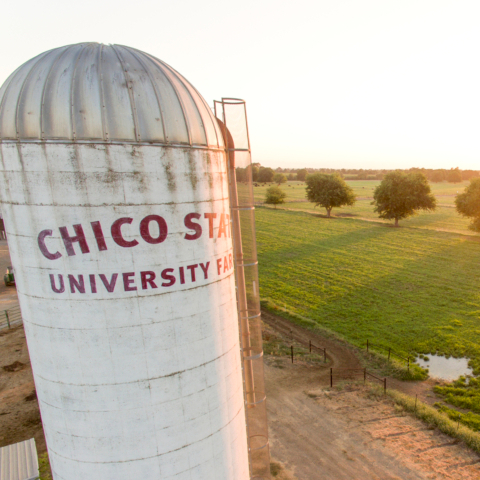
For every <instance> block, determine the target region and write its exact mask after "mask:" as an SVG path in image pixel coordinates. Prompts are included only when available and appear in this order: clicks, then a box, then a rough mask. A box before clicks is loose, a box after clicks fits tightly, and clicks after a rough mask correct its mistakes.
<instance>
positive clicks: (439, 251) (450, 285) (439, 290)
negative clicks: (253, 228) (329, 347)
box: [256, 207, 480, 374]
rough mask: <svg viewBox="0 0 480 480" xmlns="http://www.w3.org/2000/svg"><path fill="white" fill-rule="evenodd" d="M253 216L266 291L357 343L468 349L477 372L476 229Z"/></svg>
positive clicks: (460, 352) (479, 274) (479, 242)
mask: <svg viewBox="0 0 480 480" xmlns="http://www.w3.org/2000/svg"><path fill="white" fill-rule="evenodd" d="M439 215H440V217H441V214H439ZM440 217H439V218H438V219H437V220H436V222H437V223H438V222H440V221H448V220H445V219H443V220H442V219H441V218H440ZM256 222H257V242H258V253H259V265H260V270H259V271H260V285H261V296H262V297H263V298H268V299H271V300H272V302H274V303H275V304H277V305H279V306H281V307H283V306H285V307H286V308H287V309H288V310H291V311H292V312H295V313H298V314H299V315H303V316H305V317H308V318H310V319H312V320H314V321H315V322H317V323H318V324H319V325H321V326H323V327H325V328H328V329H330V330H332V331H335V332H337V333H339V334H340V335H342V336H343V337H344V338H345V339H347V340H348V341H350V342H352V343H353V344H355V345H358V346H363V345H364V344H365V342H366V340H367V338H368V339H369V340H370V342H371V343H377V344H380V345H383V346H385V347H392V348H394V349H395V350H397V351H399V352H403V353H405V354H415V353H423V354H429V353H435V352H438V353H440V354H447V355H452V356H459V357H460V356H466V357H469V358H470V359H471V366H472V367H473V368H474V371H475V373H476V374H480V288H479V287H480V269H479V265H480V236H468V235H459V234H455V233H449V232H441V231H437V230H434V229H426V228H405V227H404V228H393V227H390V226H388V225H384V224H379V223H375V222H368V221H362V220H356V219H351V218H338V217H337V218H332V219H326V218H324V217H321V216H318V215H312V214H311V213H305V212H298V211H284V210H273V209H271V208H264V207H260V208H257V210H256ZM405 223H406V222H405Z"/></svg>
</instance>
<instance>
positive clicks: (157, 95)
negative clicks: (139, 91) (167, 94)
mask: <svg viewBox="0 0 480 480" xmlns="http://www.w3.org/2000/svg"><path fill="white" fill-rule="evenodd" d="M120 46H121V47H122V48H123V45H120ZM130 54H131V55H133V57H135V58H136V60H137V62H138V63H140V65H141V66H142V67H143V70H144V71H145V72H146V74H147V76H148V79H149V80H150V83H151V84H152V88H153V91H154V92H155V97H156V99H157V104H158V111H159V112H160V118H161V119H162V130H163V139H164V141H165V142H166V143H167V144H168V136H167V132H166V130H165V118H164V115H163V109H162V105H161V103H160V97H159V92H158V90H157V87H158V86H157V82H154V81H153V79H152V74H151V72H150V70H149V69H148V68H147V67H146V65H145V62H144V61H143V59H142V58H141V57H140V55H137V50H135V49H133V48H132V49H131V51H130Z"/></svg>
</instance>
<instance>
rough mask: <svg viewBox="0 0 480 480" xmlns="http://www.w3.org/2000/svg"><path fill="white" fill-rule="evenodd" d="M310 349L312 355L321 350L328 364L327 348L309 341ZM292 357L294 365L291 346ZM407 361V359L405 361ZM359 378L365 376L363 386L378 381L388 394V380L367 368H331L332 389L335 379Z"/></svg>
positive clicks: (390, 352)
mask: <svg viewBox="0 0 480 480" xmlns="http://www.w3.org/2000/svg"><path fill="white" fill-rule="evenodd" d="M290 333H291V334H292V331H291V330H290ZM299 343H300V344H304V345H305V342H303V341H300V342H299ZM368 346H369V344H368V340H367V351H368ZM308 349H309V351H310V353H312V349H313V350H315V349H316V350H319V351H320V352H322V353H323V361H324V363H327V349H326V348H325V347H318V346H316V345H314V344H313V343H312V341H311V340H309V341H308ZM388 350H389V356H388V358H389V360H390V355H391V354H392V353H393V352H392V351H391V349H388ZM290 356H291V359H292V363H294V358H295V349H294V346H293V345H291V346H290ZM399 357H400V358H404V357H401V356H399ZM405 360H407V359H405ZM408 362H409V366H410V359H408ZM359 376H363V384H364V385H365V384H366V383H367V381H368V380H369V379H371V380H373V381H377V382H380V383H381V384H382V385H383V391H384V393H387V378H386V377H385V378H380V377H377V376H376V375H374V374H373V373H371V372H369V371H368V370H367V369H366V368H340V367H338V368H333V367H331V368H330V387H333V383H334V382H333V380H334V378H337V379H343V380H347V379H352V378H356V377H359Z"/></svg>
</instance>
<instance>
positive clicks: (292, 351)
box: [290, 345, 293, 363]
mask: <svg viewBox="0 0 480 480" xmlns="http://www.w3.org/2000/svg"><path fill="white" fill-rule="evenodd" d="M290 348H291V349H292V363H293V345H292V346H291V347H290Z"/></svg>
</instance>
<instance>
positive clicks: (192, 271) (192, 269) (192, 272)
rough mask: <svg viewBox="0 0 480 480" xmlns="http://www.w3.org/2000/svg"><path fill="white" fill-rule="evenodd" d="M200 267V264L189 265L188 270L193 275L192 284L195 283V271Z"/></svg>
mask: <svg viewBox="0 0 480 480" xmlns="http://www.w3.org/2000/svg"><path fill="white" fill-rule="evenodd" d="M197 267H198V263H196V264H195V265H188V266H187V270H190V274H191V275H192V282H195V281H196V279H195V269H196V268H197Z"/></svg>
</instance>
